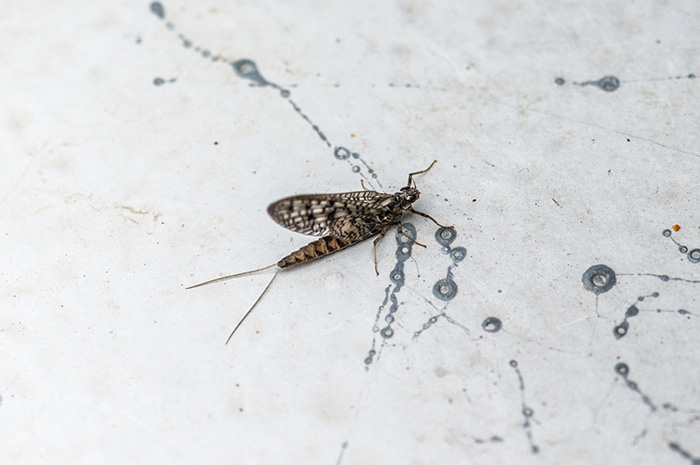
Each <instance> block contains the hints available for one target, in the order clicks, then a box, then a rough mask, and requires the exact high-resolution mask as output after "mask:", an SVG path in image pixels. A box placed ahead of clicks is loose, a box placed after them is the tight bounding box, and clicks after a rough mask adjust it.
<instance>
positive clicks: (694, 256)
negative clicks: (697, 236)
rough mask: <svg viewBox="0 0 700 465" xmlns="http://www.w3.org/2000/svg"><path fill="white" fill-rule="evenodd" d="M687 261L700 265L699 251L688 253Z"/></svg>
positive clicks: (694, 250)
mask: <svg viewBox="0 0 700 465" xmlns="http://www.w3.org/2000/svg"><path fill="white" fill-rule="evenodd" d="M688 261H689V262H690V263H700V249H693V250H691V251H690V252H688Z"/></svg>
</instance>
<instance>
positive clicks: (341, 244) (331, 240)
mask: <svg viewBox="0 0 700 465" xmlns="http://www.w3.org/2000/svg"><path fill="white" fill-rule="evenodd" d="M353 244H354V242H351V241H347V240H343V239H340V238H338V237H334V236H323V237H322V238H320V239H318V240H316V241H313V242H311V243H309V244H306V245H305V246H304V247H302V248H300V249H299V250H296V251H294V252H292V253H290V254H289V255H287V256H286V257H284V258H283V259H281V260H280V261H279V262H277V266H279V267H280V268H285V267H288V266H292V265H296V264H298V263H304V262H310V261H311V260H316V259H317V258H321V257H325V256H326V255H328V254H332V253H333V252H337V251H338V250H341V249H344V248H346V247H349V246H351V245H353Z"/></svg>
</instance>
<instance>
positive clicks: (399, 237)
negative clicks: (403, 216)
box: [396, 223, 416, 247]
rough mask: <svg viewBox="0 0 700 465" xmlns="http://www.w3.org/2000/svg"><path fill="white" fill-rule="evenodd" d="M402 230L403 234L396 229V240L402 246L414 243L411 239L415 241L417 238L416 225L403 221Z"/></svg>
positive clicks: (409, 245)
mask: <svg viewBox="0 0 700 465" xmlns="http://www.w3.org/2000/svg"><path fill="white" fill-rule="evenodd" d="M401 230H402V231H403V234H401V233H400V232H399V230H398V229H397V230H396V242H397V243H398V245H399V246H400V247H403V246H407V247H411V246H412V245H413V242H412V241H411V239H413V240H414V241H415V240H416V228H415V226H413V224H411V223H402V225H401ZM406 236H408V237H406ZM409 238H410V239H409Z"/></svg>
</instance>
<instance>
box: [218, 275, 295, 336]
mask: <svg viewBox="0 0 700 465" xmlns="http://www.w3.org/2000/svg"><path fill="white" fill-rule="evenodd" d="M268 268H269V267H268ZM280 271H282V268H279V269H277V271H275V275H274V276H273V277H272V279H271V280H270V282H269V283H267V286H266V287H265V290H264V291H262V294H260V297H258V300H256V301H255V303H254V304H253V306H252V307H250V310H248V311H247V312H246V314H245V315H243V318H241V321H239V322H238V324H237V325H236V327H235V328H233V331H231V334H230V335H229V337H228V339H226V344H228V341H230V340H231V338H232V337H233V333H235V332H236V330H237V329H238V327H239V326H241V324H242V323H243V320H245V319H246V318H247V317H248V315H250V312H252V311H253V309H254V308H255V306H256V305H258V302H260V299H262V297H263V296H264V295H265V293H266V292H267V290H268V289H270V286H271V285H272V281H274V280H275V278H276V277H277V275H278V274H280Z"/></svg>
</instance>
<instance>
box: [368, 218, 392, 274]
mask: <svg viewBox="0 0 700 465" xmlns="http://www.w3.org/2000/svg"><path fill="white" fill-rule="evenodd" d="M387 229H389V228H388V227H386V228H384V229H383V230H382V231H381V232H380V233H379V236H377V238H376V239H375V240H374V242H373V243H372V244H373V245H374V271H375V273H377V276H379V268H377V244H378V243H379V241H381V240H382V237H384V234H386V231H387Z"/></svg>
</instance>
